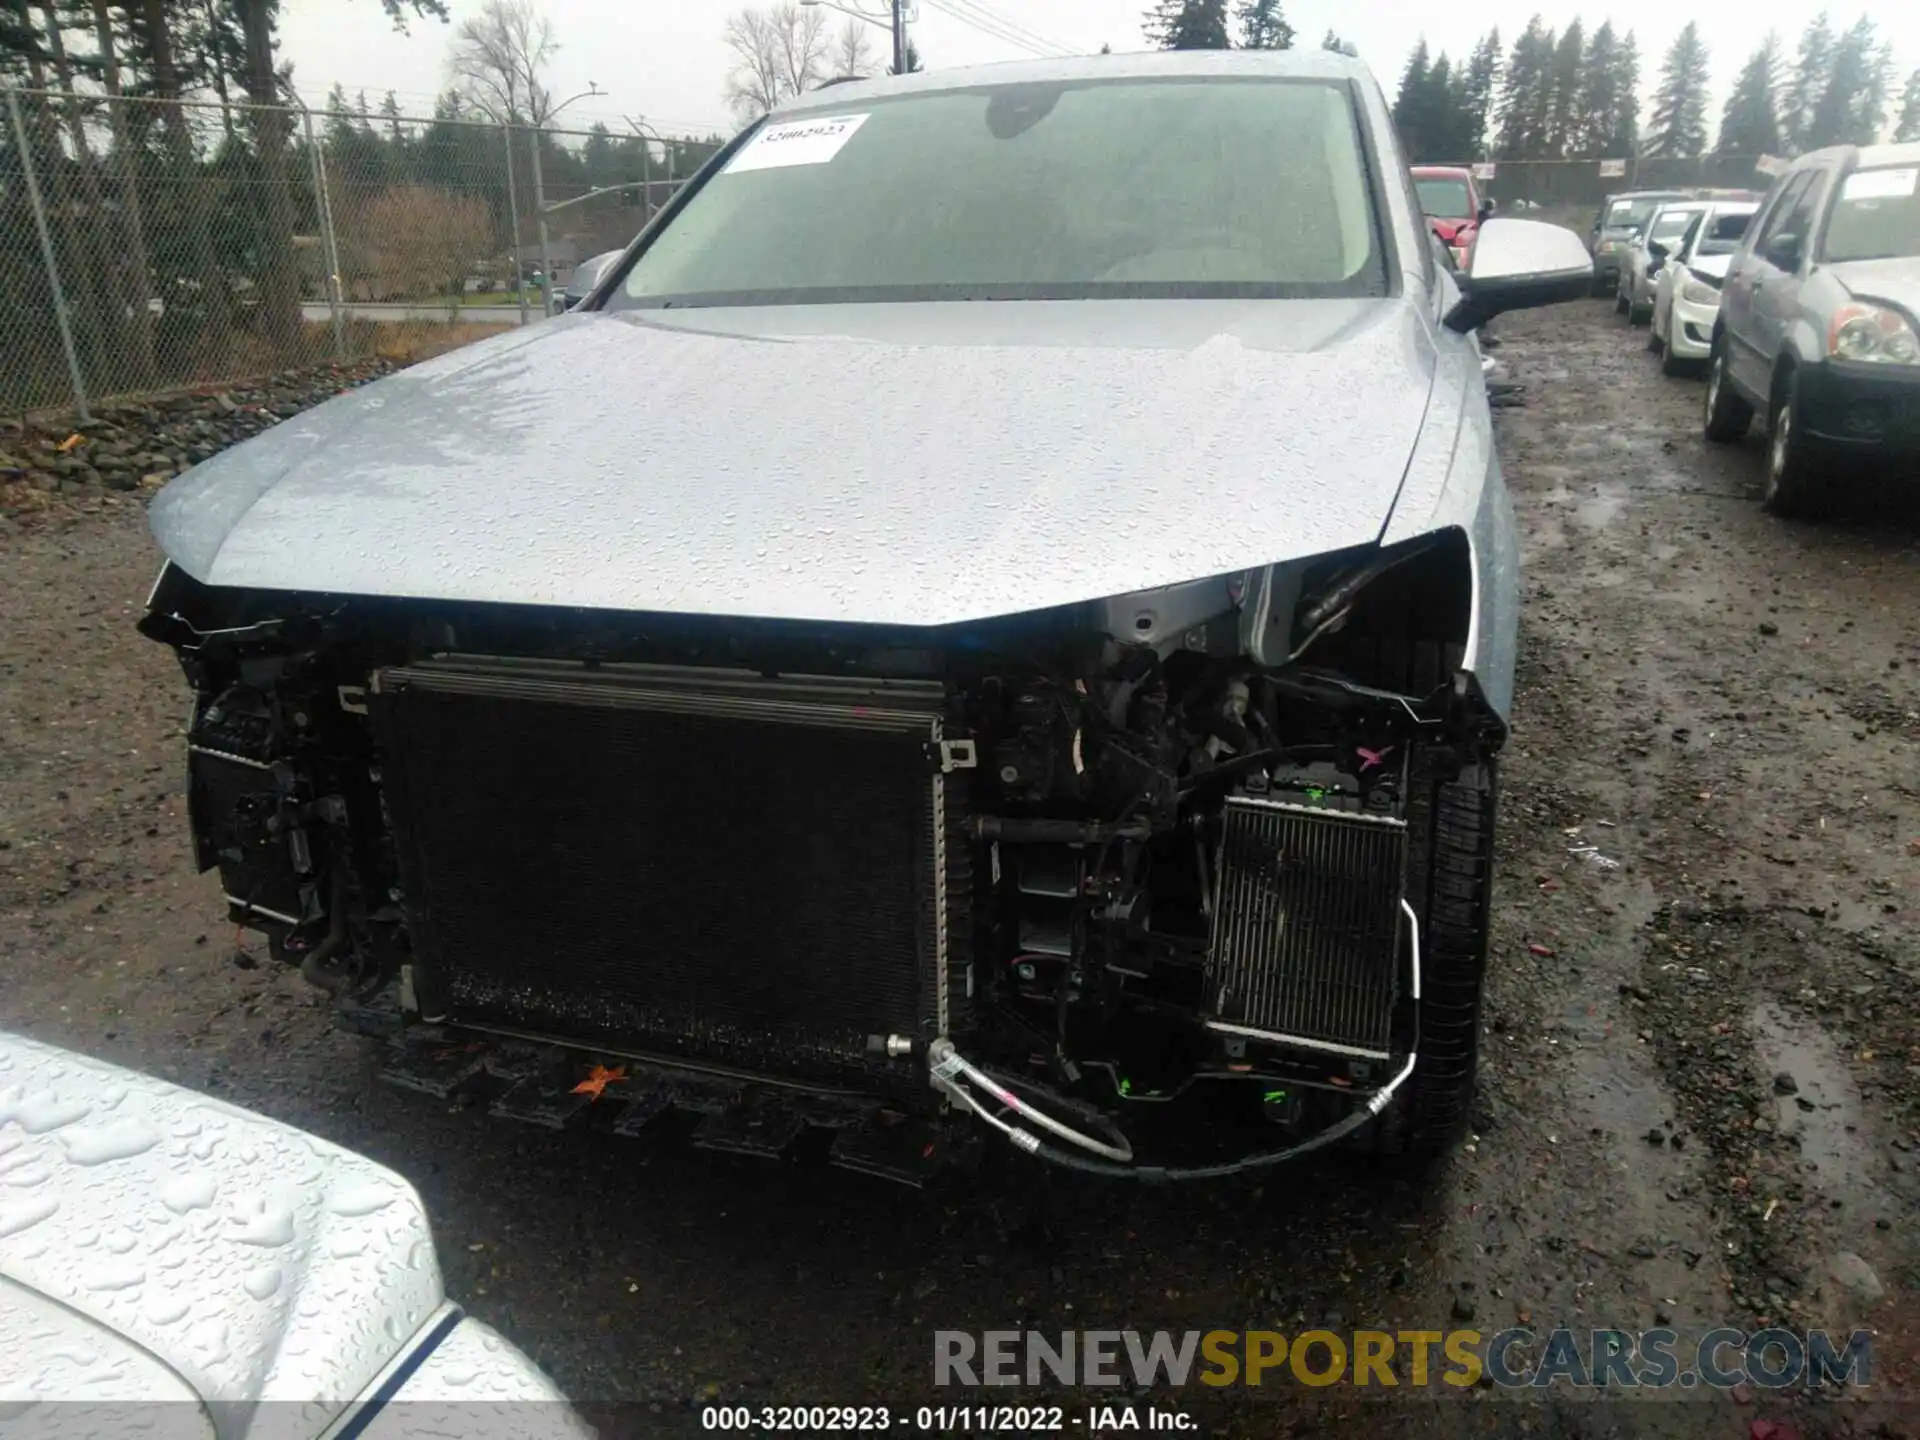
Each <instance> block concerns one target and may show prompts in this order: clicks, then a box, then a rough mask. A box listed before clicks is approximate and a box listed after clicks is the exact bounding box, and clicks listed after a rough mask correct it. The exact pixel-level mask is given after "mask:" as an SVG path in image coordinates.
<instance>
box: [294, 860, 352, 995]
mask: <svg viewBox="0 0 1920 1440" xmlns="http://www.w3.org/2000/svg"><path fill="white" fill-rule="evenodd" d="M327 912H328V913H327V933H326V935H325V937H324V938H323V939H322V940H321V941H320V943H319V944H318V945H316V946H314V947H313V949H311V950H309V951H308V952H307V953H306V954H305V955H304V956H303V957H302V958H301V961H300V978H301V979H302V980H305V981H306V982H307V983H308V984H309V985H317V986H319V987H320V989H322V990H324V991H326V992H327V993H328V994H329V995H338V994H339V993H340V992H341V991H342V990H344V989H346V988H347V984H348V982H349V981H350V980H351V979H352V978H353V977H352V976H350V975H348V974H347V973H346V972H345V971H344V970H329V969H327V963H328V962H329V961H330V960H332V959H333V957H334V956H335V955H337V954H339V953H340V951H341V950H342V949H343V948H344V947H345V946H346V943H347V877H346V871H345V869H344V867H343V866H342V865H341V863H340V861H339V860H337V859H336V860H335V861H334V862H333V898H332V900H331V901H330V902H329V903H328V907H327Z"/></svg>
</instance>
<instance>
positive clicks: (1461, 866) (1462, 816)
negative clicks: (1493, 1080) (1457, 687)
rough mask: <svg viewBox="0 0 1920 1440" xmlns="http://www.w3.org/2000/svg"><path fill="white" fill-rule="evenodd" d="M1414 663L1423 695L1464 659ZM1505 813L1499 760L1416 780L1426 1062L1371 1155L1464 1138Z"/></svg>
mask: <svg viewBox="0 0 1920 1440" xmlns="http://www.w3.org/2000/svg"><path fill="white" fill-rule="evenodd" d="M1409 658H1410V660H1411V662H1412V666H1411V669H1412V674H1411V676H1410V679H1411V681H1412V684H1410V685H1409V687H1408V689H1407V693H1409V694H1422V695H1424V694H1429V693H1431V692H1432V690H1433V688H1434V686H1435V684H1436V683H1444V681H1445V678H1446V675H1447V674H1448V673H1450V672H1451V670H1452V668H1453V666H1454V665H1457V664H1458V661H1459V657H1458V651H1457V649H1456V650H1453V651H1450V652H1449V653H1448V654H1447V655H1445V656H1444V657H1443V656H1442V655H1441V653H1440V647H1439V646H1437V645H1416V646H1415V647H1414V652H1413V654H1412V655H1411V656H1410V657H1409ZM1445 662H1451V663H1445ZM1423 685H1424V687H1425V688H1420V687H1421V686H1423ZM1498 810H1499V784H1498V769H1497V765H1496V763H1495V760H1494V758H1493V757H1492V756H1484V757H1482V758H1480V759H1478V760H1477V761H1474V762H1472V763H1469V764H1468V765H1466V766H1464V767H1463V768H1461V770H1460V772H1459V773H1458V774H1457V775H1449V774H1446V773H1444V772H1442V773H1437V774H1435V773H1429V774H1425V775H1416V776H1415V777H1414V779H1413V785H1412V793H1411V795H1410V797H1409V800H1408V805H1407V840H1408V862H1407V900H1408V903H1410V904H1411V905H1412V906H1413V908H1414V912H1415V913H1416V914H1417V915H1419V917H1420V971H1421V975H1420V980H1421V984H1420V1043H1419V1056H1418V1059H1417V1061H1416V1062H1415V1065H1414V1069H1413V1073H1412V1074H1411V1075H1409V1076H1408V1077H1407V1080H1406V1083H1405V1084H1403V1085H1402V1086H1401V1087H1400V1092H1399V1094H1397V1095H1396V1096H1395V1097H1394V1103H1393V1104H1392V1105H1391V1106H1389V1107H1388V1108H1387V1110H1386V1112H1385V1113H1384V1114H1382V1115H1381V1117H1380V1119H1379V1120H1378V1121H1377V1122H1376V1123H1375V1124H1374V1125H1373V1126H1372V1127H1371V1129H1370V1132H1369V1134H1368V1141H1369V1144H1368V1148H1370V1149H1371V1150H1372V1151H1373V1152H1374V1153H1376V1154H1380V1155H1403V1156H1407V1157H1410V1158H1412V1159H1415V1160H1424V1159H1430V1158H1432V1157H1433V1156H1436V1155H1438V1154H1439V1153H1440V1152H1442V1151H1444V1150H1446V1149H1447V1148H1449V1147H1450V1146H1452V1145H1453V1144H1455V1143H1456V1142H1457V1141H1458V1140H1459V1139H1460V1138H1461V1136H1462V1135H1463V1134H1464V1133H1465V1132H1466V1129H1467V1124H1468V1121H1469V1119H1470V1118H1471V1116H1472V1113H1473V1096H1474V1084H1475V1078H1476V1075H1477V1072H1478V1069H1479V1059H1480V996H1481V991H1482V987H1483V984H1484V981H1485V978H1486V970H1487V936H1488V930H1489V926H1490V922H1491V918H1492V914H1493V844H1494V828H1495V827H1494V819H1495V816H1496V814H1497V812H1498Z"/></svg>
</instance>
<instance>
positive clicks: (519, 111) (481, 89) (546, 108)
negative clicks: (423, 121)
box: [447, 0, 560, 126]
mask: <svg viewBox="0 0 1920 1440" xmlns="http://www.w3.org/2000/svg"><path fill="white" fill-rule="evenodd" d="M559 50H560V43H559V41H557V40H555V39H554V36H553V24H552V22H551V21H549V20H548V19H547V17H546V16H545V15H544V14H542V13H541V12H540V10H539V9H537V8H536V6H535V5H534V0H486V3H485V4H484V5H482V6H481V7H480V13H479V14H478V15H475V16H473V17H472V18H471V19H468V20H463V21H461V22H460V28H459V29H458V30H457V31H455V32H454V37H453V47H452V49H451V50H450V51H449V52H448V56H447V68H448V69H449V70H450V71H451V72H452V75H453V79H454V83H455V85H456V86H457V87H458V88H459V89H460V91H461V92H462V93H463V94H464V95H465V96H466V97H467V99H468V100H470V101H472V102H473V104H474V105H475V106H476V107H477V108H478V109H480V110H481V111H482V112H484V113H485V114H486V115H488V116H490V117H491V118H492V119H494V120H500V121H510V122H512V123H515V124H532V125H536V126H544V125H545V124H546V123H547V116H548V115H549V114H550V113H551V111H552V109H553V91H552V90H550V89H549V88H548V87H547V83H546V76H545V71H546V67H547V62H548V61H549V60H551V59H552V58H553V57H554V56H555V55H556V54H558V53H559Z"/></svg>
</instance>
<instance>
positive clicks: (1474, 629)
mask: <svg viewBox="0 0 1920 1440" xmlns="http://www.w3.org/2000/svg"><path fill="white" fill-rule="evenodd" d="M1436 349H1437V351H1438V357H1437V363H1436V373H1435V377H1434V387H1433V393H1432V395H1431V397H1430V398H1429V400H1428V403H1427V413H1426V417H1425V420H1424V422H1423V424H1422V426H1421V429H1420V434H1419V438H1418V439H1417V441H1416V442H1415V445H1414V451H1413V456H1412V459H1411V460H1410V462H1409V463H1408V467H1407V474H1406V478H1405V479H1404V480H1403V481H1402V483H1401V487H1400V494H1399V496H1398V497H1397V498H1396V500H1395V502H1394V507H1393V513H1392V514H1391V515H1389V516H1388V517H1387V525H1386V529H1385V530H1384V531H1383V532H1382V534H1381V537H1380V542H1381V544H1383V545H1393V544H1398V543H1399V542H1401V541H1403V540H1411V539H1413V538H1415V537H1417V536H1420V535H1425V534H1430V533H1432V532H1433V531H1436V530H1444V529H1449V528H1458V529H1459V530H1461V531H1463V532H1464V533H1465V535H1466V537H1467V544H1468V549H1469V553H1470V555H1471V560H1472V578H1473V604H1472V619H1471V621H1470V623H1469V626H1468V632H1467V635H1466V636H1465V641H1466V660H1465V663H1464V666H1463V668H1464V669H1465V670H1466V671H1467V672H1468V673H1469V674H1470V675H1471V676H1472V677H1473V678H1474V680H1475V682H1476V683H1477V684H1478V686H1479V688H1480V693H1481V696H1482V697H1483V698H1484V699H1485V701H1486V703H1487V705H1488V707H1489V708H1490V709H1491V710H1492V711H1493V712H1494V714H1496V715H1497V716H1499V717H1500V719H1501V721H1502V722H1505V721H1507V720H1508V718H1509V713H1510V711H1511V709H1512V705H1513V671H1514V660H1515V655H1516V653H1517V649H1518V638H1519V622H1520V539H1519V529H1518V526H1517V525H1516V523H1515V520H1514V512H1513V500H1512V497H1511V496H1509V495H1508V493H1507V487H1506V482H1505V480H1504V479H1503V478H1502V476H1501V473H1500V461H1499V457H1498V455H1497V454H1496V453H1495V451H1494V444H1493V411H1492V408H1491V407H1490V406H1489V405H1488V403H1487V389H1486V382H1485V380H1484V378H1483V377H1482V375H1481V373H1480V360H1479V356H1478V354H1477V353H1476V351H1475V348H1474V347H1473V346H1471V345H1469V344H1467V343H1466V342H1465V341H1464V340H1460V341H1457V342H1456V341H1451V340H1449V339H1448V338H1446V337H1442V338H1441V339H1439V340H1438V342H1437V345H1436Z"/></svg>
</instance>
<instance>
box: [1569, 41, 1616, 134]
mask: <svg viewBox="0 0 1920 1440" xmlns="http://www.w3.org/2000/svg"><path fill="white" fill-rule="evenodd" d="M1619 51H1620V42H1619V41H1618V40H1617V39H1616V38H1615V37H1614V33H1613V22H1612V21H1611V20H1603V21H1601V22H1600V28H1599V29H1597V30H1595V31H1594V32H1593V38H1592V39H1591V40H1589V41H1588V42H1587V53H1586V58H1585V61H1584V62H1583V65H1582V68H1581V74H1580V83H1579V98H1578V99H1577V100H1576V102H1575V104H1574V115H1575V117H1576V118H1575V122H1574V126H1573V134H1572V137H1571V142H1570V144H1569V145H1568V152H1567V153H1568V154H1570V155H1580V156H1599V155H1605V154H1607V153H1608V148H1609V146H1610V144H1611V142H1612V140H1613V131H1614V125H1615V121H1616V120H1617V118H1618V116H1619V113H1620V96H1619V92H1618V85H1619V80H1620V76H1619V72H1618V68H1617V66H1618V63H1619Z"/></svg>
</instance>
